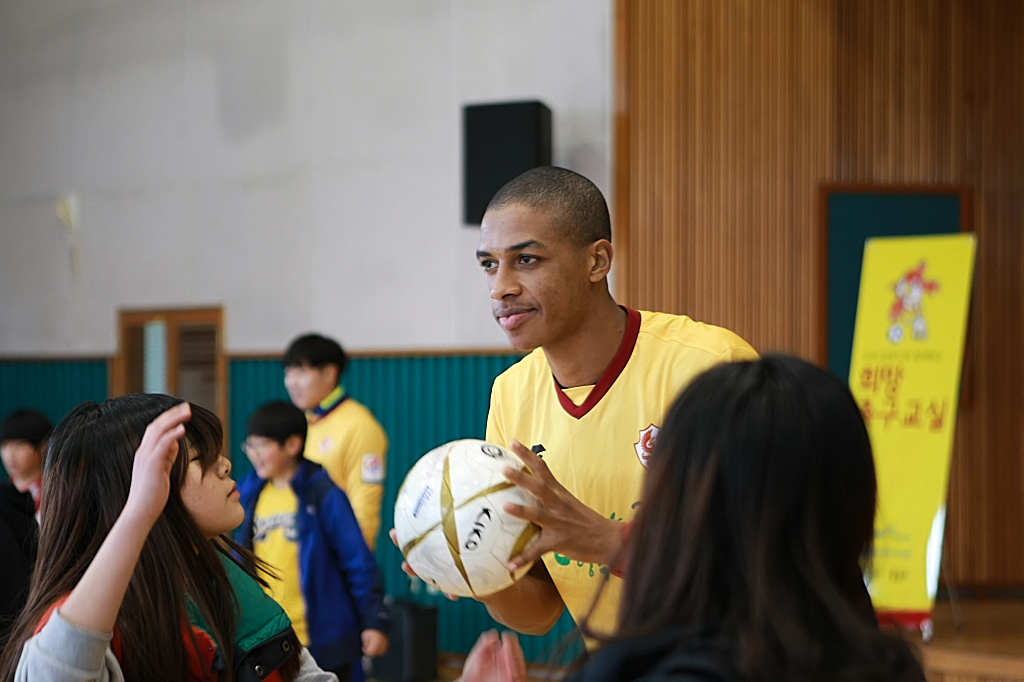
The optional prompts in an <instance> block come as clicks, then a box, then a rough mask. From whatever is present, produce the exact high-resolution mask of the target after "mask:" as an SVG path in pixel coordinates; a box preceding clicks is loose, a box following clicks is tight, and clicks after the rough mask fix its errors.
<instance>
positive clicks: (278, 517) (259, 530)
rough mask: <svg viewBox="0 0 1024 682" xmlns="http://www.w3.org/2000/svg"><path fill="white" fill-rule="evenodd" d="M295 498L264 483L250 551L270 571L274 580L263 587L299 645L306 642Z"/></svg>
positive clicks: (291, 493) (255, 515) (289, 489)
mask: <svg viewBox="0 0 1024 682" xmlns="http://www.w3.org/2000/svg"><path fill="white" fill-rule="evenodd" d="M298 511H299V498H298V497H296V496H295V493H294V492H293V491H292V489H291V486H284V487H283V488H278V487H277V486H275V485H274V482H273V481H267V484H266V485H265V486H263V490H262V491H261V492H260V497H259V499H258V500H257V501H256V510H255V512H254V514H253V534H252V549H253V553H255V554H256V556H257V557H259V558H260V559H263V560H264V561H266V562H267V563H268V564H270V565H271V566H272V567H273V568H274V572H275V573H277V575H278V577H277V578H276V579H275V578H272V577H270V576H264V577H265V578H266V580H267V587H266V588H264V589H265V590H266V592H267V594H269V595H270V596H271V597H272V598H273V599H274V601H276V602H277V603H278V604H280V605H281V608H283V609H284V612H285V613H287V614H288V617H289V618H291V621H292V627H293V628H294V629H295V634H296V635H297V636H298V638H299V641H300V642H302V644H303V645H305V644H307V643H308V642H309V639H308V637H307V628H306V603H305V602H304V601H303V599H302V586H301V584H300V583H299V528H298V521H297V519H296V516H297V513H298Z"/></svg>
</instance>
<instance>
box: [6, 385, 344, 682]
mask: <svg viewBox="0 0 1024 682" xmlns="http://www.w3.org/2000/svg"><path fill="white" fill-rule="evenodd" d="M222 442H223V429H222V427H221V424H220V421H219V420H218V419H217V417H216V416H215V415H214V414H212V413H211V412H209V411H208V410H204V409H203V408H201V407H198V406H192V405H189V404H187V403H183V402H181V401H180V400H178V399H176V398H171V397H169V396H163V395H132V396H125V397H122V398H115V399H113V400H108V401H107V402H105V403H104V404H102V405H97V404H96V403H83V404H82V405H79V406H78V407H77V408H75V409H74V410H72V412H71V413H70V414H69V415H68V416H67V417H65V418H64V420H63V421H61V423H60V425H59V426H58V427H57V429H56V430H55V431H54V433H53V436H52V437H51V440H50V444H49V446H48V449H47V453H46V458H45V460H44V469H43V492H42V509H41V512H42V514H41V516H42V519H43V523H42V527H41V529H40V538H39V552H38V559H37V561H36V567H35V572H34V574H33V577H32V589H31V592H30V594H29V598H28V603H27V605H26V607H25V609H24V610H23V611H22V614H21V617H20V618H19V620H18V622H17V624H16V625H15V628H14V631H13V632H12V634H11V639H10V641H9V642H8V644H7V647H6V648H5V649H4V652H3V656H2V658H0V680H2V681H3V682H9V681H11V680H15V681H17V682H22V681H26V682H27V681H28V680H41V679H45V680H48V681H51V682H61V681H62V680H75V681H76V682H78V681H87V682H93V681H95V682H106V681H108V680H110V681H118V680H126V681H128V682H131V681H135V680H138V681H140V682H141V681H143V680H145V681H146V682H172V681H173V682H181V681H182V680H189V681H197V680H201V681H203V682H248V681H249V680H252V681H256V680H260V681H262V680H277V681H280V682H329V681H331V680H334V679H336V678H335V677H334V675H332V674H330V673H324V672H323V671H321V670H320V669H319V668H318V667H317V665H316V663H315V662H314V661H313V658H312V657H311V656H310V655H309V653H308V652H306V651H305V650H304V649H303V648H302V646H301V645H300V644H299V642H298V640H297V638H296V637H295V633H294V632H293V631H292V628H291V623H290V621H289V620H288V617H287V616H286V615H285V614H284V612H283V611H282V610H281V608H280V607H279V606H277V604H275V603H274V602H273V600H271V599H270V598H269V597H267V596H266V595H265V594H264V592H263V590H262V589H261V588H260V585H259V584H258V582H257V581H258V580H259V578H258V577H257V569H264V567H263V566H261V565H259V562H258V561H257V560H256V559H255V557H253V555H252V554H251V553H249V552H247V551H246V550H244V549H242V548H241V547H239V546H238V545H236V544H235V543H234V542H232V541H231V540H230V539H228V538H227V536H226V535H225V534H226V533H228V532H230V531H231V530H233V529H234V528H235V527H236V526H238V525H239V524H240V523H241V522H242V517H243V511H242V507H241V505H240V504H239V501H238V492H237V491H236V490H235V483H234V481H233V480H232V479H231V476H230V472H231V463H230V461H228V460H227V459H226V458H225V457H223V456H222V454H221V444H222Z"/></svg>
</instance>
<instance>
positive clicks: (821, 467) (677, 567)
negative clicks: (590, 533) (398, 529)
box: [463, 356, 924, 682]
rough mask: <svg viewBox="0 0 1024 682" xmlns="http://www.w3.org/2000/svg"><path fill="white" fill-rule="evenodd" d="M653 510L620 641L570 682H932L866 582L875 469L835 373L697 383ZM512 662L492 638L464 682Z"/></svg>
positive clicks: (789, 371) (644, 527) (639, 524)
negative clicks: (885, 620) (880, 613)
mask: <svg viewBox="0 0 1024 682" xmlns="http://www.w3.org/2000/svg"><path fill="white" fill-rule="evenodd" d="M643 500H644V502H643V505H642V506H641V507H640V508H639V510H638V513H637V516H636V519H635V522H634V526H633V528H632V532H631V537H630V540H629V546H628V548H627V550H626V551H627V558H626V563H625V585H624V591H623V597H622V603H621V609H620V612H619V621H618V628H617V631H616V633H615V635H614V636H612V637H610V638H605V639H604V640H603V642H602V646H601V648H600V649H599V650H598V651H597V652H596V653H595V654H594V655H593V656H591V658H590V659H589V660H588V661H587V662H586V663H585V664H584V665H583V666H582V668H581V669H579V670H577V671H576V672H575V673H574V674H573V676H572V679H579V680H592V681H595V682H603V681H605V680H608V681H611V680H616V681H618V680H641V679H642V680H702V681H707V682H711V681H718V680H757V681H768V680H773V681H776V680H777V681H785V680H793V681H796V680H815V681H821V680H879V681H894V680H915V681H918V680H921V681H923V680H924V674H923V672H922V671H921V668H920V666H919V665H918V663H917V661H916V660H915V658H914V656H913V654H912V652H911V650H910V649H909V647H908V645H907V644H906V643H904V642H903V641H902V640H900V639H897V638H895V637H891V636H888V635H886V634H884V633H882V632H881V631H879V629H878V626H877V624H876V621H875V618H874V611H873V610H872V606H871V601H870V598H869V596H868V593H867V590H866V589H865V586H864V580H863V577H862V567H861V561H862V559H863V558H864V557H865V556H866V552H867V551H868V550H869V548H870V546H871V540H872V537H873V531H874V518H875V506H876V488H875V469H874V462H873V459H872V455H871V445H870V442H869V440H868V434H867V430H866V429H865V426H864V421H863V419H862V417H861V414H860V411H859V410H858V408H857V405H856V403H855V402H854V400H853V397H852V396H851V394H850V392H849V390H848V389H847V387H846V386H845V385H844V384H843V383H842V382H840V381H839V380H837V379H836V378H835V377H833V376H832V375H830V374H829V373H827V372H825V371H823V370H821V369H819V368H817V367H815V366H813V365H811V364H809V363H806V362H804V361H802V360H798V359H796V358H790V357H784V356H769V357H766V358H764V359H761V360H758V361H756V362H741V363H726V364H722V365H718V366H716V367H714V368H713V369H711V370H709V371H708V372H706V373H705V374H703V375H701V376H700V377H698V378H697V379H696V380H694V382H693V383H692V384H691V385H690V386H689V387H688V388H687V389H686V390H685V391H684V392H683V393H682V394H681V395H680V396H679V398H677V399H676V401H675V402H674V403H673V405H672V407H671V408H670V409H669V412H668V414H667V415H666V417H665V423H664V427H663V428H662V430H661V433H660V435H659V438H658V441H657V443H656V445H655V448H654V453H653V456H652V459H651V463H650V469H649V470H648V472H647V477H646V480H645V484H644V495H643ZM583 631H584V633H587V630H586V622H585V621H584V623H583ZM587 634H591V633H587ZM591 636H593V635H592V634H591ZM513 659H519V660H521V653H519V649H518V647H517V646H515V643H514V641H512V642H505V643H501V642H499V641H498V640H497V638H496V636H495V635H494V634H493V633H489V634H488V636H487V637H486V638H481V641H480V642H479V643H478V647H477V648H476V649H475V651H474V652H473V653H471V654H470V660H468V661H467V666H466V671H467V674H465V675H464V676H463V679H464V681H465V682H481V681H482V680H488V679H513V678H515V677H517V675H515V674H512V675H510V674H509V672H508V671H515V670H520V671H522V670H524V668H523V667H522V666H521V665H516V663H517V661H516V660H513ZM470 673H471V674H470Z"/></svg>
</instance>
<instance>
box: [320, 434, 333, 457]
mask: <svg viewBox="0 0 1024 682" xmlns="http://www.w3.org/2000/svg"><path fill="white" fill-rule="evenodd" d="M318 445H319V446H320V454H321V455H323V454H326V453H327V452H328V451H329V450H330V449H331V448H332V447H333V446H334V439H333V438H331V437H330V436H324V437H323V438H321V439H320V442H319V443H318Z"/></svg>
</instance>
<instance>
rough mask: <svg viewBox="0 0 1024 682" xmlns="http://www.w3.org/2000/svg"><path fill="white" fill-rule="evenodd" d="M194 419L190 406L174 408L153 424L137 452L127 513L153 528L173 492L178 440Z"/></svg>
mask: <svg viewBox="0 0 1024 682" xmlns="http://www.w3.org/2000/svg"><path fill="white" fill-rule="evenodd" d="M191 416H192V410H191V408H190V407H189V404H188V403H181V404H179V405H175V406H174V407H172V408H170V409H169V410H167V411H166V412H164V413H163V414H161V415H160V416H159V417H157V418H156V419H154V420H153V421H152V422H150V424H149V426H147V427H146V433H145V434H144V435H143V436H142V443H141V444H140V445H139V448H138V450H136V451H135V462H134V464H133V465H132V484H131V488H130V489H129V491H128V502H127V503H126V504H125V508H124V509H125V511H124V513H127V514H130V515H132V516H133V517H135V518H137V519H138V520H140V521H142V522H145V523H148V524H149V525H150V526H152V524H154V523H156V519H157V517H159V516H160V513H161V512H162V511H163V509H164V506H165V505H166V504H167V497H168V495H170V491H171V467H172V466H174V460H175V459H176V458H177V456H178V440H179V439H180V438H181V437H182V436H184V435H185V422H187V421H188V420H189V419H190V418H191Z"/></svg>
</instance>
